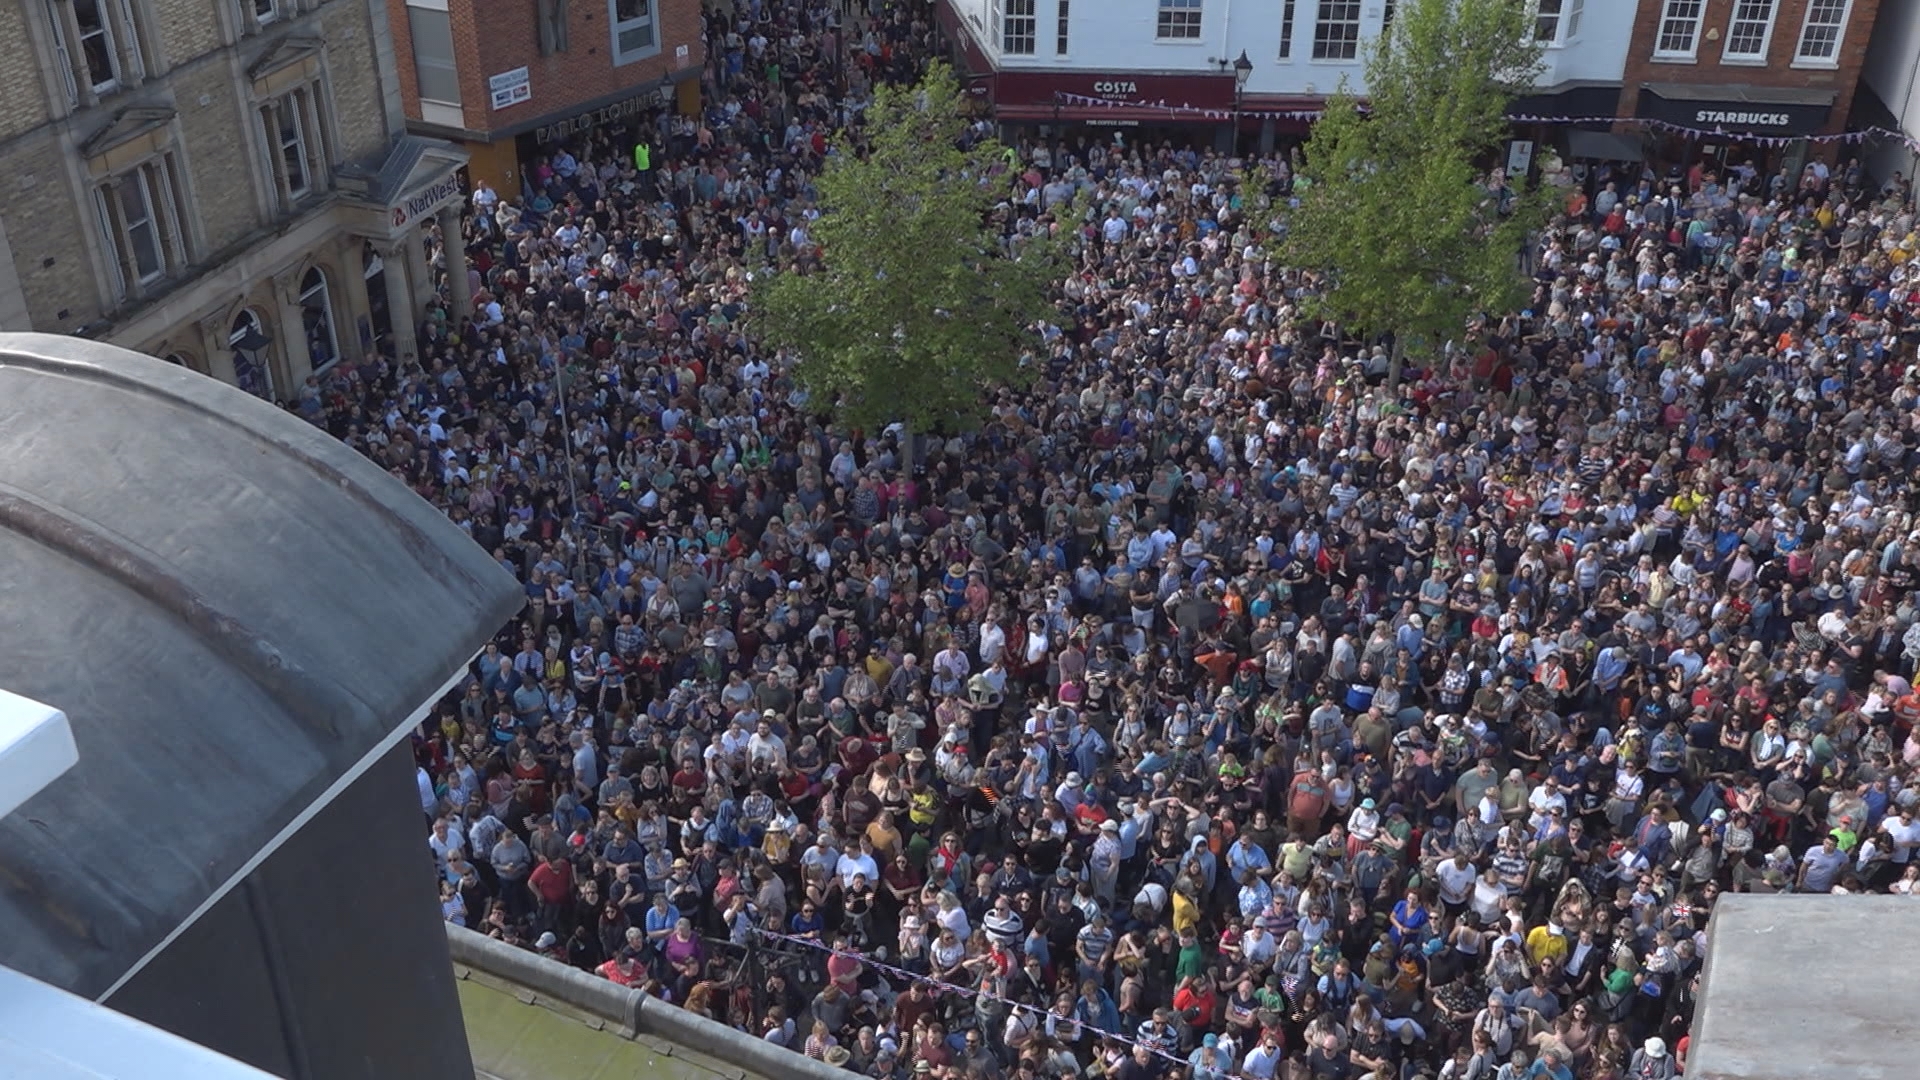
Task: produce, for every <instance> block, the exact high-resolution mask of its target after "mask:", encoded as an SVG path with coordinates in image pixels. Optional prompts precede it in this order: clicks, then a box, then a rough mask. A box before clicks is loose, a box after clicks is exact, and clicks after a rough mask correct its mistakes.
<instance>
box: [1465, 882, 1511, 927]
mask: <svg viewBox="0 0 1920 1080" xmlns="http://www.w3.org/2000/svg"><path fill="white" fill-rule="evenodd" d="M1506 899H1507V887H1506V886H1505V885H1503V884H1501V883H1500V882H1498V881H1491V882H1490V881H1488V880H1487V879H1486V878H1484V877H1483V878H1481V879H1480V880H1478V881H1475V882H1474V883H1473V900H1472V905H1473V911H1474V914H1476V915H1478V916H1480V919H1481V921H1483V922H1487V923H1492V922H1494V921H1496V920H1498V919H1499V918H1500V905H1501V904H1502V903H1504V902H1505V901H1506Z"/></svg>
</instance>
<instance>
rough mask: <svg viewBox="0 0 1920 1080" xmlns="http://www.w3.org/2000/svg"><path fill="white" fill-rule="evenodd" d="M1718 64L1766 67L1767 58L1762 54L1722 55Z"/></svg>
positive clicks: (1723, 65)
mask: <svg viewBox="0 0 1920 1080" xmlns="http://www.w3.org/2000/svg"><path fill="white" fill-rule="evenodd" d="M1720 66H1721V67H1754V68H1760V67H1766V66H1767V58H1766V57H1764V56H1722V57H1721V58H1720Z"/></svg>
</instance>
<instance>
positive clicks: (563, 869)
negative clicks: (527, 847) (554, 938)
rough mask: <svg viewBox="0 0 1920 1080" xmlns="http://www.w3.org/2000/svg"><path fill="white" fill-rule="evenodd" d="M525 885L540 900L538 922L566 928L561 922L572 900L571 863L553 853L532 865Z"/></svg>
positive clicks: (558, 928)
mask: <svg viewBox="0 0 1920 1080" xmlns="http://www.w3.org/2000/svg"><path fill="white" fill-rule="evenodd" d="M527 886H528V887H529V888H531V889H532V890H533V895H534V897H535V899H537V900H538V901H539V902H540V913H539V917H538V918H539V924H540V925H541V926H543V927H547V928H549V929H556V930H564V929H566V927H565V926H564V925H563V924H564V923H565V922H566V920H567V915H568V908H569V906H570V905H571V904H572V902H573V864H572V863H570V862H568V861H567V860H566V859H565V858H562V857H561V856H558V855H555V856H554V857H553V858H550V859H548V860H547V861H545V862H543V863H541V864H540V865H539V866H536V867H534V869H533V873H532V874H530V875H528V877H527Z"/></svg>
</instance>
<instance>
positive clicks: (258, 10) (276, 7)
mask: <svg viewBox="0 0 1920 1080" xmlns="http://www.w3.org/2000/svg"><path fill="white" fill-rule="evenodd" d="M281 2H282V0H247V6H249V7H251V8H252V9H253V21H254V22H256V23H259V24H260V25H261V26H265V25H267V24H268V23H270V22H272V21H274V20H275V19H278V18H279V17H280V4H281ZM288 2H291V0H288Z"/></svg>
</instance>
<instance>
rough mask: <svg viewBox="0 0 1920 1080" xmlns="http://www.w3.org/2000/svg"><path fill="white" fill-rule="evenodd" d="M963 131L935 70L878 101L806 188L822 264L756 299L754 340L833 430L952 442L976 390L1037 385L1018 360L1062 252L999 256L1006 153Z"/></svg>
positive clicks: (1042, 243)
mask: <svg viewBox="0 0 1920 1080" xmlns="http://www.w3.org/2000/svg"><path fill="white" fill-rule="evenodd" d="M967 126H968V120H967V117H966V114H965V112H964V109H963V95H962V91H961V88H960V85H959V83H958V82H957V81H956V80H955V78H954V76H953V73H952V71H951V70H950V69H948V68H947V67H946V66H945V65H941V64H936V65H934V66H933V67H932V69H931V70H929V71H928V73H927V74H926V76H925V77H924V78H923V79H922V80H921V82H920V83H919V85H917V86H912V87H891V86H882V87H880V88H879V89H878V90H877V91H876V92H875V95H874V100H873V102H872V103H871V104H870V105H868V106H867V109H866V114H865V122H864V124H863V125H862V126H861V128H860V129H859V130H858V131H857V132H853V133H850V135H849V136H845V137H842V138H841V139H839V140H836V142H835V144H834V146H833V148H832V154H833V156H832V157H831V158H830V159H829V161H828V162H827V165H826V168H825V169H824V170H823V171H822V173H821V175H820V178H819V180H818V181H817V185H818V191H819V201H820V211H821V212H820V217H819V218H818V220H816V221H814V222H813V223H812V225H811V226H810V231H811V234H812V236H813V239H814V241H815V242H816V243H817V244H818V245H819V248H820V252H819V259H818V260H817V262H815V263H814V264H813V265H812V266H810V267H809V268H807V269H805V270H803V271H802V272H791V271H788V272H782V273H778V274H775V275H773V276H772V277H771V279H770V280H763V281H762V282H761V283H760V285H759V287H758V289H757V291H756V295H755V296H754V298H753V308H752V310H753V315H752V317H751V322H752V325H753V326H754V329H755V330H756V331H757V332H758V333H759V334H760V336H761V337H762V338H763V339H764V340H766V341H768V342H771V343H773V344H776V345H783V346H787V347H790V348H792V349H793V350H794V352H795V354H796V355H797V357H798V361H797V363H796V365H795V367H794V377H795V379H796V380H797V381H798V382H799V384H800V387H801V388H802V389H803V390H805V391H806V392H807V394H808V396H809V400H810V402H811V404H812V405H813V407H815V408H819V409H821V410H823V411H826V412H829V413H831V414H832V415H833V416H834V417H835V418H836V419H837V420H840V421H842V422H844V423H847V424H851V425H854V426H858V427H866V428H869V429H876V428H879V427H881V426H883V425H886V424H889V423H894V422H899V423H902V424H905V425H906V426H907V428H908V429H909V430H910V431H921V432H926V431H933V430H936V429H941V430H964V429H967V428H969V427H971V426H973V425H974V424H976V423H977V422H978V420H979V419H980V414H981V412H982V406H983V402H984V399H983V397H982V391H983V390H986V389H988V388H994V387H999V386H1004V385H1007V384H1026V383H1030V382H1031V381H1032V379H1033V378H1034V377H1035V376H1036V375H1037V374H1038V373H1039V369H1038V365H1035V364H1031V363H1023V358H1024V357H1027V356H1029V355H1030V354H1031V353H1032V352H1033V350H1034V349H1035V347H1036V346H1037V345H1038V344H1039V337H1038V335H1037V333H1036V332H1035V330H1034V326H1035V324H1036V323H1037V322H1038V321H1039V320H1040V319H1042V318H1044V317H1045V316H1046V315H1047V314H1048V313H1049V311H1050V310H1051V307H1050V301H1049V297H1050V296H1051V293H1052V290H1053V287H1054V285H1055V283H1056V282H1057V281H1058V279H1059V276H1060V273H1061V271H1062V269H1063V266H1064V259H1063V255H1064V239H1063V237H1055V236H1052V235H1045V234H1044V233H1042V234H1037V235H1035V236H1033V237H1031V238H1023V239H1022V240H1021V241H1019V242H1017V243H1013V242H1009V240H1008V239H1007V236H1006V235H1005V233H1006V230H1005V228H1004V226H1003V224H1002V222H1003V221H1004V220H1005V214H1006V213H1010V210H1009V209H1008V208H1007V207H1006V206H1005V204H1006V203H1007V201H1008V197H1009V194H1010V192H1011V182H1012V178H1011V176H1009V175H1008V172H1009V167H1010V158H1009V155H1008V151H1007V149H1006V148H1005V147H1004V146H1002V145H1001V144H1000V143H998V142H995V141H993V140H985V141H982V142H979V143H977V144H975V145H972V146H967V145H966V144H965V136H966V134H967ZM908 442H909V441H908V440H904V439H903V440H902V444H903V446H905V445H907V444H908ZM909 452H911V449H910V446H909Z"/></svg>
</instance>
